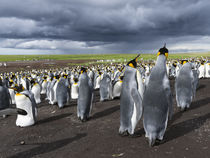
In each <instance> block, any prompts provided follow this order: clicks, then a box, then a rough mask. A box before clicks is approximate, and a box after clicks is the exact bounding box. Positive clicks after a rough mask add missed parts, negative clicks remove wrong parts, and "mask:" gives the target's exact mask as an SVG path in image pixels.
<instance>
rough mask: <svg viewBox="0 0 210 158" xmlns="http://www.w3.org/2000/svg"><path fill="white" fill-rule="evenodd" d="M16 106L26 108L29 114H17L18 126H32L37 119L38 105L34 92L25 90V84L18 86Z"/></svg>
mask: <svg viewBox="0 0 210 158" xmlns="http://www.w3.org/2000/svg"><path fill="white" fill-rule="evenodd" d="M15 102H16V108H18V109H22V110H25V111H26V112H27V115H19V114H18V115H17V119H16V126H20V127H27V126H31V125H33V124H34V123H35V121H36V115H37V106H36V102H35V100H34V96H33V93H31V92H29V91H28V90H24V88H23V86H22V85H20V86H19V87H18V88H17V93H16V95H15Z"/></svg>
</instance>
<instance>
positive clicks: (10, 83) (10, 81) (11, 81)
mask: <svg viewBox="0 0 210 158" xmlns="http://www.w3.org/2000/svg"><path fill="white" fill-rule="evenodd" d="M13 83H14V82H13V80H12V79H10V80H9V86H10V87H11V86H12V84H13Z"/></svg>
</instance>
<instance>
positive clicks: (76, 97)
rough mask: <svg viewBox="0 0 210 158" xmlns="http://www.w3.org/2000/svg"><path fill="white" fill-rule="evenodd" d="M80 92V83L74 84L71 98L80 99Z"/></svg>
mask: <svg viewBox="0 0 210 158" xmlns="http://www.w3.org/2000/svg"><path fill="white" fill-rule="evenodd" d="M78 92H79V87H78V84H76V85H75V84H73V85H72V88H71V98H72V99H78V94H79V93H78Z"/></svg>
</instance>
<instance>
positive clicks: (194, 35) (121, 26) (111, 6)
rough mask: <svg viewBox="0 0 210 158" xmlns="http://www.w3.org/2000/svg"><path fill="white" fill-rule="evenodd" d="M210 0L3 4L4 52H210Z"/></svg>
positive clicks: (0, 41) (0, 31)
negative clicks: (161, 49) (159, 50)
mask: <svg viewBox="0 0 210 158" xmlns="http://www.w3.org/2000/svg"><path fill="white" fill-rule="evenodd" d="M209 8H210V1H209V0H189V1H186V0H25V1H24V0H1V1H0V54H24V53H25V54H81V53H82V54H84V53H139V52H140V53H155V52H156V51H157V50H158V49H159V48H160V47H161V46H163V44H164V43H165V42H166V43H167V47H168V49H169V51H170V52H171V53H173V52H198V51H199V52H207V51H210V9H209Z"/></svg>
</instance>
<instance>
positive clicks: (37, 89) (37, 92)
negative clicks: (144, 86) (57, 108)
mask: <svg viewBox="0 0 210 158" xmlns="http://www.w3.org/2000/svg"><path fill="white" fill-rule="evenodd" d="M40 90H41V89H40V86H39V85H38V84H37V85H34V86H33V87H32V90H31V92H32V93H33V94H34V99H35V101H36V103H40V102H41V100H40Z"/></svg>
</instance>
